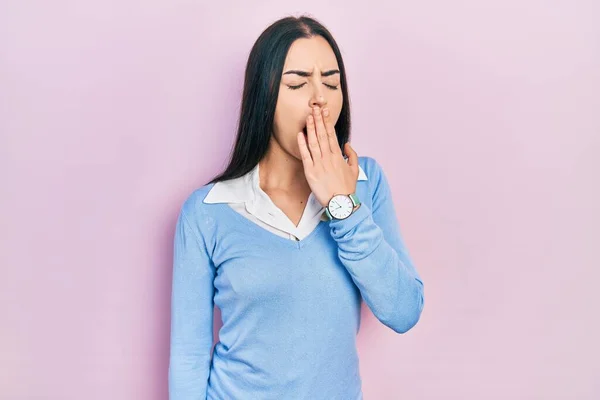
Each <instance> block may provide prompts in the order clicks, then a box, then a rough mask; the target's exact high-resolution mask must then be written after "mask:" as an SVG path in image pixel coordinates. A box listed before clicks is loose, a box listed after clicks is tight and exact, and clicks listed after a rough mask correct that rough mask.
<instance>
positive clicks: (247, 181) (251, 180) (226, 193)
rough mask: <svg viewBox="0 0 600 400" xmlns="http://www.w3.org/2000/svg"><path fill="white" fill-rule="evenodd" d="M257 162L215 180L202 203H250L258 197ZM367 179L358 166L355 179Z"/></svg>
mask: <svg viewBox="0 0 600 400" xmlns="http://www.w3.org/2000/svg"><path fill="white" fill-rule="evenodd" d="M258 171H259V164H256V166H255V167H254V168H253V169H252V170H250V172H248V173H247V174H245V175H243V176H241V177H239V178H234V179H229V180H226V181H219V182H216V183H215V185H214V186H213V187H212V189H211V190H210V191H209V192H208V194H207V195H206V197H205V198H204V203H250V202H252V201H254V200H255V199H257V198H259V197H260V193H259V189H260V184H259V182H260V181H259V174H258ZM366 180H368V178H367V175H366V174H365V171H364V170H363V169H362V167H361V166H360V165H359V166H358V179H357V181H366Z"/></svg>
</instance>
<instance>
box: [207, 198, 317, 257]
mask: <svg viewBox="0 0 600 400" xmlns="http://www.w3.org/2000/svg"><path fill="white" fill-rule="evenodd" d="M215 205H219V206H223V207H225V208H226V209H227V210H228V212H230V213H233V214H234V216H235V218H237V219H239V220H240V221H241V223H244V224H246V225H249V226H250V227H251V228H252V229H254V230H256V231H257V232H260V233H261V234H263V235H265V236H268V237H272V240H278V241H280V242H282V243H283V244H285V245H287V246H291V247H294V248H297V249H301V248H302V247H304V246H306V244H307V243H308V242H310V241H311V240H312V239H313V238H314V237H315V236H316V235H317V233H318V232H319V231H321V230H322V229H324V228H325V227H327V226H329V223H328V221H319V223H318V224H317V226H316V227H315V228H314V229H313V230H312V231H311V232H310V233H309V234H308V235H307V236H306V237H304V238H303V239H300V240H291V239H287V238H284V237H283V236H279V235H277V234H276V233H274V232H271V231H269V230H268V229H265V228H263V227H262V226H260V225H258V224H257V223H256V222H254V221H251V220H250V219H248V218H246V217H245V216H243V215H241V214H240V213H239V212H237V211H236V210H234V209H233V208H232V207H231V206H230V205H229V204H227V203H220V204H215Z"/></svg>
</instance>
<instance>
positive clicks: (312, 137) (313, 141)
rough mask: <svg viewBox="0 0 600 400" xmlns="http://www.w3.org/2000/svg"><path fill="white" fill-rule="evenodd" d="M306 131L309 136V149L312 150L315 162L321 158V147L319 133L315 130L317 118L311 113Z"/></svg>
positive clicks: (311, 153)
mask: <svg viewBox="0 0 600 400" xmlns="http://www.w3.org/2000/svg"><path fill="white" fill-rule="evenodd" d="M306 133H307V135H306V136H308V149H309V150H310V155H311V157H312V160H313V163H315V162H317V160H320V159H321V149H320V147H319V140H318V139H317V133H316V132H315V119H314V117H313V116H312V115H309V116H308V118H307V119H306Z"/></svg>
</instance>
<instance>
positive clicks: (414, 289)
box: [329, 157, 424, 333]
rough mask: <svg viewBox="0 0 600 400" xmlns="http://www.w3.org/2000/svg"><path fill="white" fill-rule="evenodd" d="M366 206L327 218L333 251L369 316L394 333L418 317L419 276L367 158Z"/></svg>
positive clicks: (387, 193) (380, 177) (385, 189)
mask: <svg viewBox="0 0 600 400" xmlns="http://www.w3.org/2000/svg"><path fill="white" fill-rule="evenodd" d="M365 158H366V159H367V163H368V164H369V166H370V168H369V181H373V182H374V183H372V184H371V185H370V186H371V191H372V209H371V207H369V205H368V204H366V202H364V201H363V202H362V205H361V206H360V208H359V209H358V210H356V211H355V212H354V213H353V214H352V215H350V217H348V218H346V219H343V220H332V221H330V222H329V224H330V232H331V235H332V237H333V238H334V239H335V240H336V242H337V244H338V255H339V258H340V260H341V262H342V263H343V264H344V266H345V267H346V269H347V270H348V272H349V273H350V275H351V277H352V280H353V281H354V283H355V284H356V286H357V287H358V289H359V290H360V293H361V296H362V298H363V299H364V301H365V303H366V304H367V305H368V307H369V308H370V310H371V311H372V312H373V315H375V317H377V319H378V320H379V321H381V322H382V323H383V324H384V325H386V326H388V327H389V328H391V329H393V330H394V331H395V332H397V333H405V332H407V331H408V330H409V329H411V328H412V327H413V326H414V325H415V324H416V323H417V321H418V320H419V318H420V316H421V311H422V309H423V305H424V290H423V281H422V279H421V277H420V276H419V273H418V272H417V270H416V269H415V267H414V265H413V262H412V260H411V257H410V256H409V254H408V251H407V249H406V246H405V244H404V241H403V239H402V236H401V233H400V227H399V224H398V220H397V217H396V212H395V209H394V202H393V200H392V193H391V190H390V186H389V184H388V181H387V178H386V176H385V173H384V172H383V169H382V168H381V167H380V166H379V164H378V163H377V162H376V161H375V160H374V159H373V158H370V157H365Z"/></svg>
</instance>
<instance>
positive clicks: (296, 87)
mask: <svg viewBox="0 0 600 400" xmlns="http://www.w3.org/2000/svg"><path fill="white" fill-rule="evenodd" d="M304 85H306V83H303V84H301V85H297V86H290V85H287V87H288V89H291V90H298V89H300V88H301V87H302V86H304ZM323 85H325V86H327V87H328V88H329V89H331V90H338V86H331V85H328V84H326V83H324V84H323Z"/></svg>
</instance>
